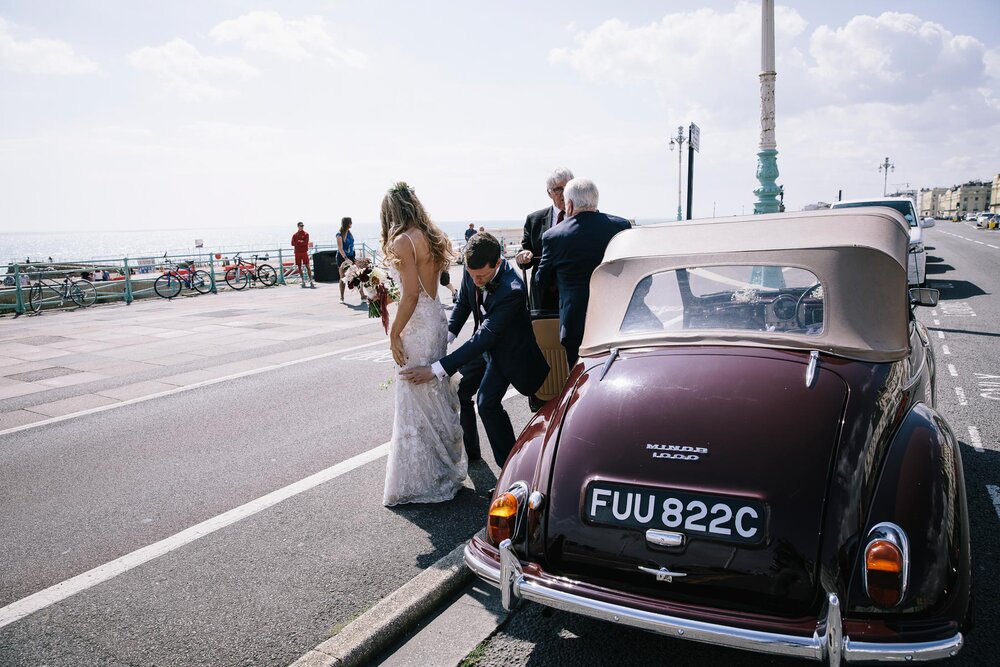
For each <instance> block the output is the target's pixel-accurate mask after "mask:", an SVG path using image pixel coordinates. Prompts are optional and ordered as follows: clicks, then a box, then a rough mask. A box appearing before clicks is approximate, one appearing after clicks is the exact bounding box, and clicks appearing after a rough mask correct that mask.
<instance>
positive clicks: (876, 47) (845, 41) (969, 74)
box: [809, 12, 985, 102]
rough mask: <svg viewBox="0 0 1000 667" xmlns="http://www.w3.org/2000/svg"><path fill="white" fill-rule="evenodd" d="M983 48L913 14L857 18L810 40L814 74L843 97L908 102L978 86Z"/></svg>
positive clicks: (822, 28) (823, 30) (822, 30)
mask: <svg viewBox="0 0 1000 667" xmlns="http://www.w3.org/2000/svg"><path fill="white" fill-rule="evenodd" d="M984 51H985V48H984V46H983V45H982V43H980V42H979V41H978V40H976V39H974V38H972V37H968V36H965V35H955V34H952V33H951V32H949V31H948V30H946V29H945V28H944V27H942V26H940V25H938V24H936V23H931V22H929V21H923V20H921V19H920V18H919V17H917V16H914V15H912V14H897V13H894V12H886V13H884V14H882V15H881V16H878V17H873V16H856V17H854V18H853V19H851V20H850V21H848V23H847V24H846V25H845V26H844V27H842V28H836V29H831V28H829V27H827V26H820V27H819V28H818V29H817V30H816V31H815V32H814V33H813V34H812V37H811V39H810V43H809V52H810V55H811V56H812V57H813V59H814V61H815V65H814V66H813V67H810V68H809V72H810V74H811V75H812V76H813V77H815V78H816V80H817V82H818V83H820V84H821V85H822V86H823V87H824V88H826V89H827V90H828V91H832V92H835V93H836V95H837V96H838V97H839V98H840V99H847V100H855V101H859V100H865V101H878V100H883V101H901V102H909V101H914V100H918V99H923V98H924V97H926V96H927V95H928V94H930V93H935V92H941V91H949V90H960V89H963V88H968V87H971V86H974V85H976V84H977V83H979V82H980V81H981V80H982V76H983V71H984V67H983V53H984Z"/></svg>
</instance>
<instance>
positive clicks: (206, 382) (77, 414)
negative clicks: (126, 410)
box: [0, 340, 388, 435]
mask: <svg viewBox="0 0 1000 667" xmlns="http://www.w3.org/2000/svg"><path fill="white" fill-rule="evenodd" d="M373 345H388V342H387V341H384V340H378V341H375V342H374V343H364V344H363V345H355V346H354V347H347V348H343V349H340V350H335V351H333V352H324V353H322V354H314V355H312V356H310V357H303V358H302V359H294V360H292V361H284V362H282V363H280V364H271V365H269V366H262V367H261V368H254V369H252V370H249V371H241V372H239V373H233V374H231V375H226V376H224V377H218V378H212V379H211V380H203V381H201V382H195V383H194V384H189V385H186V386H184V387H177V388H176V389H168V390H166V391H161V392H159V393H156V394H148V395H146V396H137V397H136V398H130V399H128V400H126V401H119V402H118V403H111V404H109V405H101V406H98V407H96V408H88V409H87V410H80V411H79V412H71V413H70V414H68V415H60V416H59V417H51V418H49V419H43V420H41V421H37V422H31V423H30V424H24V425H23V426H14V427H12V428H9V429H7V430H5V431H0V435H9V434H11V433H17V432H18V431H27V430H28V429H32V428H37V427H39V426H48V425H49V424H56V423H58V422H63V421H67V420H69V419H75V418H76V417H83V416H84V415H92V414H95V413H98V412H104V411H105V410H113V409H115V408H120V407H122V406H125V405H135V404H136V403H142V402H144V401H151V400H153V399H157V398H163V397H164V396H173V395H174V394H180V393H181V392H185V391H191V390H192V389H200V388H201V387H208V386H211V385H213V384H219V383H220V382H227V381H228V380H235V379H237V378H244V377H250V376H252V375H259V374H261V373H266V372H268V371H274V370H278V369H281V368H287V367H289V366H295V365H296V364H304V363H308V362H310V361H316V360H317V359H326V358H327V357H335V356H337V355H338V354H344V353H345V352H350V351H352V350H360V349H361V348H364V347H372V346H373Z"/></svg>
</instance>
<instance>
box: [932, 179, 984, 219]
mask: <svg viewBox="0 0 1000 667" xmlns="http://www.w3.org/2000/svg"><path fill="white" fill-rule="evenodd" d="M995 180H996V179H994V181H995ZM992 189H993V184H992V183H984V182H983V181H969V182H968V183H963V184H962V185H956V186H955V187H953V188H949V189H948V191H947V192H945V193H944V194H943V195H941V197H940V198H939V199H938V202H939V205H940V207H941V208H940V212H941V215H940V217H942V218H963V217H965V216H966V215H968V214H969V213H981V212H983V211H988V210H990V191H991V190H992Z"/></svg>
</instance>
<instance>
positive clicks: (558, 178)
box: [514, 167, 573, 310]
mask: <svg viewBox="0 0 1000 667" xmlns="http://www.w3.org/2000/svg"><path fill="white" fill-rule="evenodd" d="M572 179H573V172H571V171H570V170H569V169H566V168H565V167H560V168H558V169H556V170H555V171H553V172H552V173H551V174H549V177H548V179H547V180H546V181H545V193H546V194H548V196H549V199H551V200H552V206H546V207H545V208H543V209H541V210H539V211H535V212H534V213H529V214H528V218H527V219H526V220H525V221H524V236H523V238H522V239H521V252H519V253H517V256H516V257H515V258H514V259H515V260H516V261H517V265H518V266H519V267H521V268H522V269H528V268H531V269H532V270H536V271H537V270H538V262H539V261H540V260H541V259H542V234H544V233H545V232H547V231H548V230H549V229H551V228H552V227H554V226H556V225H558V224H559V223H560V222H562V221H563V220H564V219H566V218H567V217H568V216H567V215H566V202H565V200H564V199H563V188H565V187H566V184H567V183H569V182H570V181H571V180H572ZM558 307H559V294H558V292H556V290H555V286H554V285H553V286H552V287H551V288H550V289H549V290H547V291H546V292H544V293H540V292H539V291H538V290H536V289H534V287H533V286H532V288H531V308H532V309H535V310H555V309H556V308H558Z"/></svg>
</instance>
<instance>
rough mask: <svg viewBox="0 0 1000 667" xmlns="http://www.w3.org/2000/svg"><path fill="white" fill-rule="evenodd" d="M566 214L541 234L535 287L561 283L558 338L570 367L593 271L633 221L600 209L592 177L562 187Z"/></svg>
mask: <svg viewBox="0 0 1000 667" xmlns="http://www.w3.org/2000/svg"><path fill="white" fill-rule="evenodd" d="M563 197H564V198H565V200H566V214H567V216H568V218H567V220H566V221H565V222H563V223H562V224H560V225H557V226H555V227H552V228H551V229H549V230H548V231H547V232H545V234H543V235H542V258H541V261H540V262H539V263H538V270H537V271H535V275H534V282H535V289H538V290H540V291H544V290H545V289H547V288H548V287H549V286H550V285H553V284H555V285H557V286H558V288H559V339H560V342H561V343H562V345H563V347H564V348H566V361H567V362H569V367H570V368H573V366H574V365H576V360H577V359H578V358H579V356H580V343H581V342H583V325H584V321H585V319H586V315H587V303H588V302H589V300H590V276H591V274H592V273H593V272H594V269H596V268H597V267H598V265H599V264H600V263H601V261H602V260H603V259H604V251H605V250H606V249H607V247H608V243H610V242H611V238H612V237H613V236H614V235H615V234H617V233H618V232H620V231H622V230H625V229H628V228H629V227H630V226H631V225H630V224H629V221H628V220H626V219H624V218H619V217H617V216H613V215H607V214H604V213H600V212H599V211H598V210H597V201H598V192H597V186H596V185H594V183H593V181H590V180H587V179H585V178H575V179H573V180H571V181H570V182H569V183H567V184H566V187H565V188H564V190H563Z"/></svg>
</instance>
